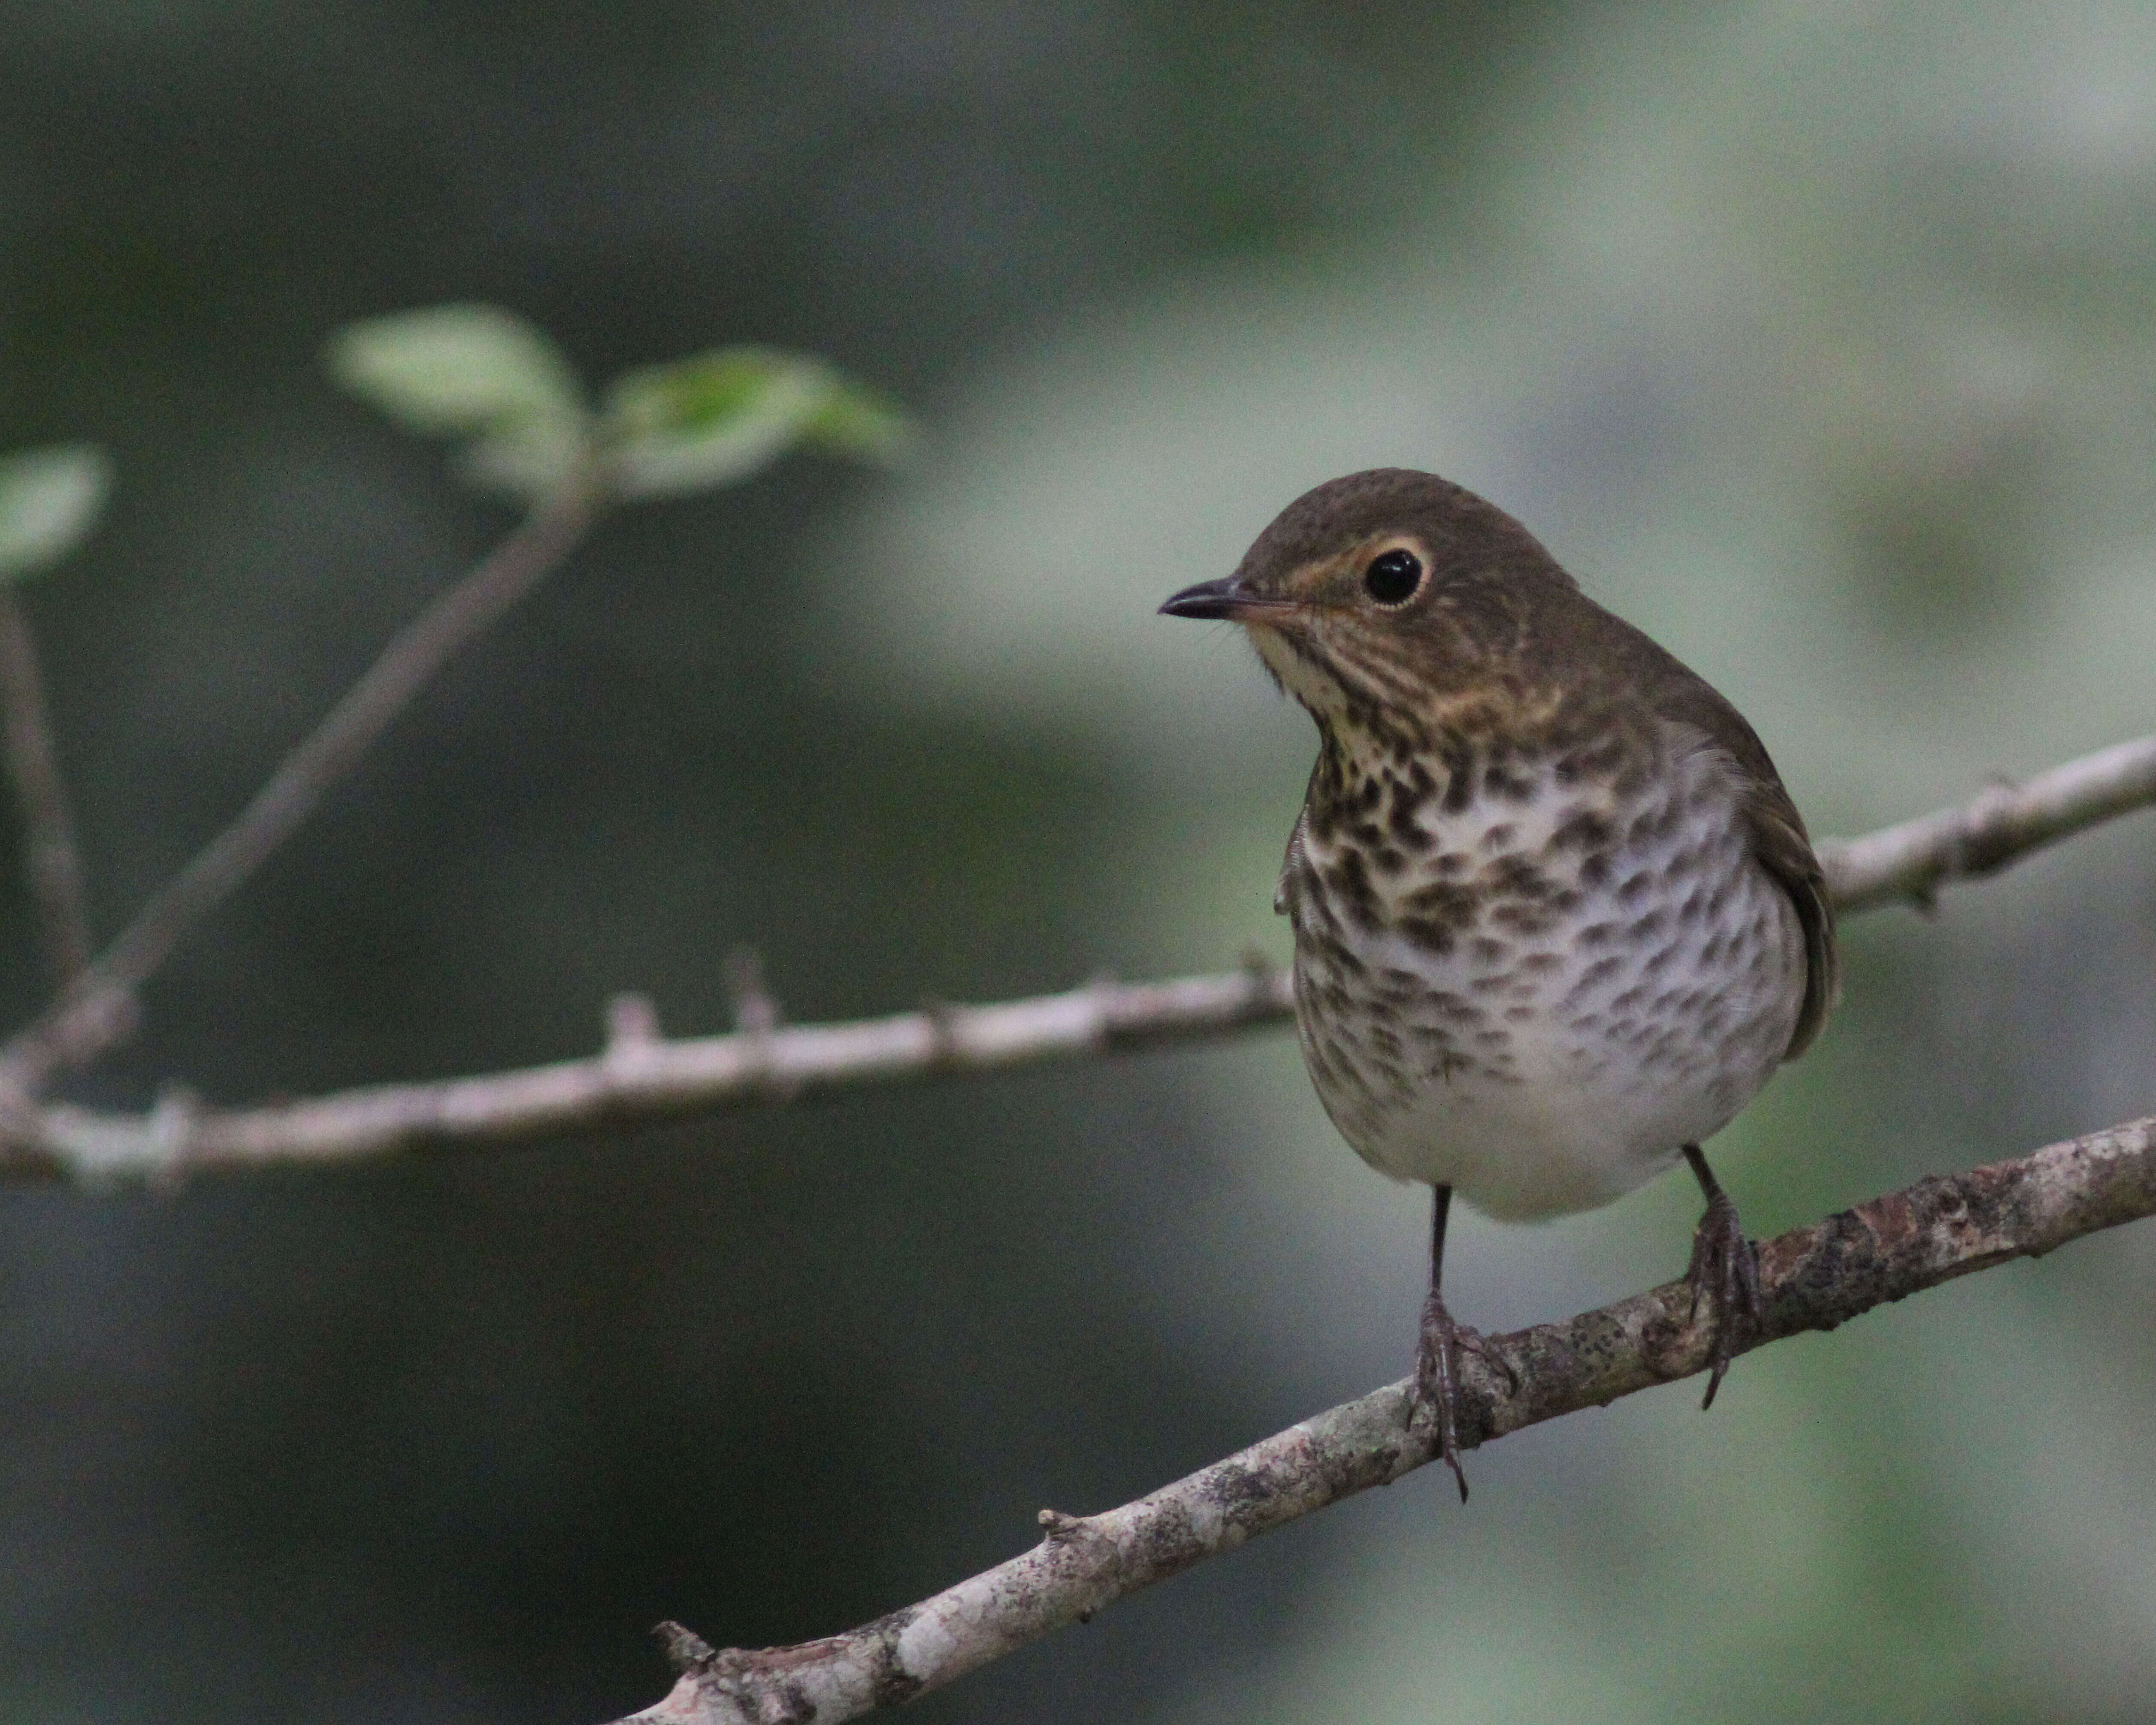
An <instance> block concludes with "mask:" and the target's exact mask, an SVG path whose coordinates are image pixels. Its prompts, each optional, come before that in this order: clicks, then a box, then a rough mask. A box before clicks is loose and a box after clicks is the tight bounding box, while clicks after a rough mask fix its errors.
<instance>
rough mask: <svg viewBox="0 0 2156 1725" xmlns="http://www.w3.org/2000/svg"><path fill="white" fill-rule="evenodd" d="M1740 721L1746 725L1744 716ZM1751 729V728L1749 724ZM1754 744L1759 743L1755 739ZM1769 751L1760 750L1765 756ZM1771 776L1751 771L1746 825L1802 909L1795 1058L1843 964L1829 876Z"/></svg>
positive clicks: (1832, 993) (1815, 1028) (1836, 990)
mask: <svg viewBox="0 0 2156 1725" xmlns="http://www.w3.org/2000/svg"><path fill="white" fill-rule="evenodd" d="M1738 722H1740V723H1742V722H1743V721H1741V720H1740V721H1738ZM1747 728H1749V727H1747ZM1753 747H1758V742H1757V740H1756V739H1755V740H1754V743H1753ZM1759 754H1760V757H1761V759H1762V760H1764V759H1765V757H1766V751H1765V750H1764V749H1760V750H1759ZM1767 771H1768V774H1769V775H1770V776H1769V777H1768V778H1766V779H1765V780H1761V779H1760V778H1758V776H1757V775H1756V774H1753V775H1750V776H1751V778H1752V784H1751V787H1750V788H1749V790H1748V792H1747V793H1746V794H1745V798H1744V801H1743V805H1742V806H1743V814H1744V820H1745V824H1747V825H1748V827H1750V828H1751V829H1752V844H1753V849H1754V850H1755V851H1756V853H1757V854H1758V858H1759V860H1760V861H1761V862H1762V863H1763V864H1764V865H1765V866H1766V870H1767V872H1768V874H1770V875H1773V876H1774V878H1775V879H1776V880H1779V881H1780V882H1781V883H1782V890H1783V891H1785V892H1787V893H1788V894H1789V902H1790V903H1792V904H1793V905H1794V906H1796V907H1797V921H1798V922H1799V923H1800V924H1801V925H1802V926H1803V927H1804V1005H1803V1007H1802V1008H1801V1009H1799V1012H1798V1014H1797V1028H1796V1029H1795V1030H1794V1032H1792V1033H1791V1034H1790V1037H1789V1052H1788V1053H1786V1054H1784V1055H1783V1056H1782V1058H1783V1059H1784V1060H1794V1059H1796V1057H1797V1056H1798V1055H1800V1054H1802V1053H1803V1052H1804V1050H1806V1049H1807V1048H1809V1047H1810V1046H1811V1043H1812V1038H1814V1037H1815V1036H1816V1035H1818V1034H1819V1033H1820V1025H1822V1024H1825V1022H1826V1015H1827V1014H1828V1013H1829V1012H1830V1011H1831V1010H1832V1009H1833V1007H1834V1004H1835V1000H1837V999H1839V998H1840V994H1841V963H1840V958H1839V957H1838V956H1837V955H1836V953H1835V945H1834V906H1832V905H1830V903H1828V902H1827V896H1826V875H1825V873H1824V872H1823V871H1822V870H1820V865H1819V859H1818V858H1817V857H1816V856H1815V855H1813V854H1812V842H1811V840H1810V839H1809V838H1808V837H1807V836H1806V835H1805V833H1804V818H1803V817H1802V816H1801V815H1799V814H1798V813H1797V809H1796V804H1794V803H1792V802H1790V800H1789V793H1788V792H1787V791H1785V790H1784V789H1783V788H1782V781H1781V780H1780V779H1779V778H1775V777H1773V776H1772V775H1773V773H1774V768H1773V767H1772V766H1771V765H1769V766H1768V769H1767Z"/></svg>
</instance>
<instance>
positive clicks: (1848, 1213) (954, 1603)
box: [618, 1120, 2156, 1725]
mask: <svg viewBox="0 0 2156 1725" xmlns="http://www.w3.org/2000/svg"><path fill="white" fill-rule="evenodd" d="M2150 1214H2156V1120H2137V1121H2133V1122H2128V1124H2126V1125H2123V1126H2117V1127H2112V1128H2111V1129H2110V1130H2109V1131H2107V1132H2095V1133H2092V1134H2091V1135H2090V1136H2089V1137H2084V1138H2076V1139H2073V1140H2072V1141H2071V1142H2066V1143H2063V1144H2054V1145H2052V1146H2051V1147H2050V1148H2048V1149H2045V1150H2040V1151H2038V1152H2036V1153H2035V1155H2033V1156H2028V1157H2024V1158H2020V1159H2019V1160H2017V1161H2012V1162H2000V1163H1992V1164H1990V1165H1989V1166H1988V1167H1985V1168H1973V1169H1971V1170H1970V1171H1969V1173H1963V1174H1955V1175H1950V1176H1940V1177H1934V1178H1929V1179H1924V1180H1920V1181H1918V1182H1917V1183H1916V1184H1915V1185H1913V1186H1911V1187H1909V1188H1907V1189H1906V1190H1903V1191H1900V1192H1893V1193H1889V1194H1886V1196H1885V1197H1883V1198H1876V1199H1872V1200H1871V1202H1870V1203H1869V1204H1860V1205H1859V1206H1857V1208H1856V1209H1853V1210H1845V1211H1843V1212H1842V1213H1841V1214H1839V1215H1835V1216H1830V1217H1828V1218H1827V1219H1826V1220H1825V1221H1824V1222H1820V1223H1817V1224H1814V1225H1813V1226H1811V1227H1809V1228H1799V1229H1797V1230H1794V1231H1793V1232H1791V1233H1789V1234H1785V1235H1782V1236H1781V1237H1780V1238H1779V1240H1771V1241H1769V1242H1768V1243H1767V1244H1765V1245H1763V1246H1762V1247H1761V1248H1760V1254H1759V1255H1760V1274H1761V1282H1762V1286H1763V1293H1764V1296H1765V1300H1764V1307H1763V1322H1762V1324H1761V1327H1760V1332H1759V1333H1758V1335H1757V1336H1756V1337H1754V1338H1753V1340H1752V1342H1751V1343H1749V1344H1748V1345H1749V1346H1752V1347H1756V1346H1759V1345H1761V1344H1763V1343H1767V1342H1772V1341H1776V1340H1779V1339H1780V1338H1782V1337H1787V1336H1794V1335H1799V1334H1801V1333H1802V1332H1804V1331H1807V1330H1830V1329H1832V1328H1834V1327H1835V1325H1837V1324H1840V1323H1844V1322H1847V1321H1848V1320H1849V1319H1851V1318H1852V1317H1856V1316H1858V1315H1859V1314H1860V1313H1861V1312H1868V1311H1870V1310H1871V1308H1872V1307H1875V1306H1878V1305H1881V1304H1883V1303H1885V1302H1886V1301H1892V1300H1900V1299H1902V1298H1905V1297H1906V1296H1908V1295H1911V1294H1913V1293H1917V1292H1919V1291H1922V1290H1923V1289H1925V1288H1929V1287H1936V1286H1938V1284H1939V1283H1941V1282H1943V1281H1951V1280H1952V1279H1953V1278H1954V1277H1956V1276H1966V1275H1968V1274H1969V1273H1970V1272H1971V1271H1978V1270H1985V1269H1989V1268H1990V1267H1991V1266H1993V1265H1995V1264H2003V1263H2005V1262H2006V1261H2008V1260H2010V1259H2014V1258H2022V1257H2036V1256H2040V1255H2042V1254H2043V1253H2045V1252H2048V1251H2050V1250H2052V1249H2053V1248H2055V1247H2056V1246H2060V1245H2065V1244H2066V1242H2067V1241H2068V1240H2074V1239H2076V1238H2078V1237H2079V1236H2080V1235H2084V1234H2088V1233H2092V1232H2093V1231H2095V1230H2097V1229H2101V1228H2110V1227H2115V1226H2117V1224H2120V1223H2123V1222H2129V1221H2133V1220H2135V1219H2138V1218H2140V1217H2143V1216H2148V1215H2150ZM1690 1307H1691V1297H1690V1294H1689V1291H1688V1289H1687V1287H1686V1284H1684V1283H1682V1282H1671V1283H1668V1284H1666V1286H1661V1287H1659V1288H1655V1289H1654V1290H1653V1291H1650V1292H1648V1293H1645V1294H1638V1295H1635V1296H1633V1297H1632V1298H1630V1299H1629V1300H1621V1301H1618V1302H1617V1303H1616V1304H1615V1305H1614V1306H1607V1307H1603V1308H1602V1309H1601V1310H1599V1311H1596V1312H1584V1313H1583V1314H1581V1315H1580V1316H1579V1317H1575V1318H1573V1319H1571V1320H1570V1321H1569V1322H1564V1323H1555V1324H1543V1325H1538V1326H1537V1327H1535V1328H1533V1329H1531V1330H1522V1331H1520V1332H1517V1333H1516V1334H1512V1335H1507V1336H1498V1337H1492V1338H1491V1339H1490V1342H1489V1347H1490V1348H1491V1353H1492V1354H1493V1355H1494V1356H1495V1357H1496V1359H1498V1360H1501V1362H1502V1363H1501V1365H1496V1366H1493V1365H1492V1364H1491V1363H1486V1362H1485V1361H1483V1360H1481V1359H1479V1358H1477V1357H1476V1355H1474V1354H1472V1353H1470V1354H1467V1355H1466V1356H1465V1357H1464V1358H1463V1359H1462V1362H1461V1364H1462V1367H1463V1371H1464V1373H1465V1376H1466V1384H1464V1386H1463V1390H1464V1394H1463V1402H1464V1405H1463V1407H1462V1409H1461V1414H1462V1418H1461V1421H1460V1442H1461V1444H1462V1445H1463V1446H1466V1447H1470V1448H1472V1447H1475V1446H1476V1445H1481V1444H1485V1443H1488V1442H1490V1441H1491V1440H1494V1439H1496V1438H1500V1437H1502V1436H1504V1435H1506V1434H1507V1432H1512V1431H1517V1430H1520V1429H1521V1428H1522V1427H1523V1426H1528V1425H1537V1424H1538V1423H1540V1422H1541V1421H1543V1420H1555V1419H1558V1418H1561V1417H1562V1416H1563V1415H1564V1414H1573V1413H1577V1412H1578V1411H1579V1410H1581V1409H1584V1408H1589V1407H1599V1406H1603V1405H1605V1404H1608V1403H1609V1402H1610V1401H1612V1400H1614V1399H1616V1398H1617V1397H1619V1396H1622V1395H1630V1394H1635V1392H1637V1391H1639V1390H1642V1389H1650V1388H1652V1387H1653V1386H1654V1385H1655V1384H1666V1383H1669V1382H1671V1381H1672V1380H1674V1379H1676V1378H1686V1377H1690V1376H1691V1375H1692V1374H1694V1373H1697V1372H1698V1371H1700V1370H1701V1369H1702V1368H1703V1367H1704V1366H1705V1365H1706V1363H1707V1332H1706V1329H1705V1326H1704V1324H1703V1322H1694V1321H1693V1318H1692V1315H1691V1309H1690ZM1507 1368H1509V1372H1508V1369H1507ZM1510 1374H1517V1382H1516V1383H1515V1382H1514V1381H1512V1377H1511V1376H1510ZM1407 1389H1408V1384H1407V1382H1406V1380H1404V1379H1403V1380H1402V1381H1401V1382H1399V1383H1398V1384H1388V1385H1386V1386H1385V1387H1384V1388H1383V1389H1378V1390H1375V1391H1373V1392H1372V1393H1371V1394H1368V1395H1366V1396H1363V1397H1362V1398H1361V1399H1358V1400H1356V1401H1352V1402H1348V1403H1347V1404H1344V1405H1342V1406H1341V1407H1337V1408H1334V1409H1331V1410H1329V1411H1328V1412H1326V1413H1323V1414H1318V1415H1317V1416H1316V1417H1315V1418H1313V1419H1310V1420H1305V1421H1303V1422H1302V1424H1301V1425H1296V1426H1293V1427H1291V1428H1290V1429H1289V1430H1286V1431H1284V1432H1281V1433H1280V1434H1279V1435H1276V1436H1274V1437H1270V1438H1267V1439H1266V1440H1264V1441H1263V1442H1262V1443H1258V1444H1254V1445H1251V1446H1250V1448H1249V1449H1247V1450H1243V1451H1241V1452H1240V1454H1237V1455H1230V1456H1229V1457H1228V1458H1227V1459H1226V1460H1225V1461H1216V1462H1214V1464H1213V1465H1212V1466H1210V1467H1207V1468H1203V1469H1201V1470H1200V1471H1198V1472H1196V1473H1194V1474H1192V1475H1190V1476H1188V1477H1187V1478H1184V1479H1181V1480H1178V1481H1176V1482H1175V1483H1174V1484H1173V1485H1171V1486H1163V1487H1162V1488H1161V1489H1160V1490H1159V1491H1155V1492H1153V1493H1152V1495H1151V1496H1150V1497H1142V1498H1140V1499H1138V1500H1137V1502H1135V1503H1127V1504H1125V1505H1123V1506H1122V1507H1121V1508H1119V1509H1111V1510H1108V1511H1106V1512H1104V1513H1102V1514H1100V1515H1096V1516H1085V1517H1075V1516H1066V1515H1062V1514H1060V1513H1058V1512H1055V1511H1043V1512H1042V1513H1041V1523H1042V1526H1043V1527H1045V1528H1046V1529H1047V1537H1046V1538H1045V1539H1044V1540H1043V1541H1042V1542H1041V1543H1039V1545H1037V1546H1035V1547H1034V1548H1032V1549H1031V1550H1029V1551H1028V1552H1026V1553H1024V1555H1022V1556H1019V1557H1016V1558H1012V1559H1010V1560H1009V1562H1008V1563H1002V1564H999V1565H998V1566H997V1567H996V1568H993V1569H989V1570H986V1571H984V1572H983V1573H982V1574H978V1575H976V1576H974V1577H973V1578H972V1579H970V1580H968V1581H962V1582H960V1583H959V1584H957V1586H956V1587H953V1588H951V1589H947V1590H946V1591H945V1592H943V1593H941V1594H937V1595H936V1596H935V1597H934V1598H932V1599H925V1600H923V1601H921V1603H920V1604H917V1605H911V1606H908V1607H906V1609H903V1610H900V1611H895V1612H893V1613H891V1615H889V1616H887V1617H880V1618H878V1619H877V1620H875V1622H873V1623H870V1624H865V1625H862V1626H861V1627H860V1628H859V1629H856V1630H850V1631H848V1632H847V1633H845V1634H844V1635H832V1636H829V1637H826V1638H825V1639H824V1640H815V1641H806V1642H803V1643H801V1644H800V1645H797V1646H793V1647H775V1648H767V1649H763V1650H762V1651H744V1650H742V1649H738V1648H727V1649H725V1650H723V1651H713V1650H712V1649H711V1647H710V1646H709V1645H707V1644H706V1643H705V1642H703V1641H702V1640H700V1639H698V1638H697V1637H696V1635H692V1634H690V1632H689V1631H687V1630H682V1629H680V1626H679V1625H665V1626H664V1628H663V1629H662V1631H661V1633H662V1635H664V1637H665V1640H666V1642H667V1645H668V1648H669V1651H670V1655H671V1656H672V1657H673V1658H674V1660H675V1664H676V1666H678V1667H679V1668H680V1671H681V1673H682V1675H681V1677H680V1681H678V1682H677V1683H675V1686H674V1688H673V1691H672V1692H671V1693H670V1694H669V1695H668V1696H667V1697H666V1698H665V1700H664V1701H662V1702H659V1703H658V1704H657V1705H656V1706H654V1707H649V1708H647V1709H645V1710H644V1712H639V1713H636V1714H634V1715H632V1716H631V1717H632V1719H633V1720H634V1721H637V1722H643V1725H751V1722H756V1725H766V1722H773V1721H782V1720H783V1721H784V1722H786V1725H812V1722H813V1725H832V1722H834V1721H837V1720H840V1719H850V1718H852V1717H855V1716H856V1715H857V1714H860V1713H865V1712H869V1711H870V1710H871V1709H873V1708H875V1707H889V1706H892V1705H894V1704H896V1703H897V1702H902V1701H909V1700H911V1699H912V1697H915V1696H916V1695H919V1694H921V1693H922V1692H924V1691H927V1690H930V1689H934V1688H937V1687H940V1686H942V1685H943V1684H945V1683H948V1682H950V1681H952V1679H954V1678H957V1677H961V1676H964V1675H965V1674H966V1673H967V1672H968V1671H973V1670H976V1669H978V1667H979V1666H983V1665H986V1664H988V1662H989V1661H992V1660H994V1659H998V1658H999V1657H1001V1656H1003V1655H1004V1654H1006V1653H1009V1652H1010V1651H1013V1650H1014V1649H1016V1648H1019V1647H1021V1646H1024V1645H1025V1644H1026V1643H1028V1642H1029V1641H1034V1640H1039V1638H1040V1637H1042V1636H1044V1635H1048V1634H1049V1633H1050V1632H1051V1631H1053V1630H1059V1629H1062V1628H1065V1627H1066V1626H1067V1625H1070V1624H1073V1623H1081V1622H1084V1621H1085V1620H1087V1619H1089V1618H1090V1617H1091V1616H1092V1615H1093V1614H1094V1613H1095V1612H1096V1611H1099V1610H1100V1609H1102V1608H1103V1607H1104V1606H1107V1605H1111V1604H1114V1603H1115V1602H1116V1600H1117V1599H1122V1598H1123V1597H1124V1596H1125V1595H1126V1594H1132V1593H1135V1592H1137V1590H1138V1589H1141V1588H1143V1587H1149V1586H1151V1585H1152V1584H1153V1583H1154V1582H1156V1581H1160V1580H1163V1579H1166V1578H1167V1577H1168V1576H1170V1575H1173V1574H1177V1573H1178V1571H1181V1570H1183V1569H1187V1568H1190V1567H1191V1566H1192V1565H1193V1564H1194V1563H1199V1562H1200V1561H1201V1560H1202V1559H1204V1558H1209V1557H1213V1556H1216V1555H1218V1554H1219V1553H1222V1552H1225V1551H1229V1550H1232V1549H1234V1548H1235V1547H1236V1546H1239V1545H1240V1544H1242V1543H1244V1542H1245V1540H1249V1539H1251V1538H1255V1537H1256V1536H1257V1535H1259V1534H1260V1533H1265V1532H1270V1531H1271V1530H1272V1529H1273V1528H1275V1527H1281V1526H1282V1525H1284V1524H1285V1523H1286V1522H1291V1521H1294V1520H1296V1518H1297V1517H1301V1516H1306V1515H1308V1514H1309V1513H1311V1512H1312V1511H1313V1510H1318V1509H1322V1508H1324V1507H1326V1506H1327V1505H1328V1504H1332V1503H1336V1502H1338V1501H1339V1500H1341V1499H1342V1498H1343V1497H1351V1496H1353V1494H1355V1493H1356V1492H1358V1491H1367V1490H1368V1488H1369V1487H1371V1486H1383V1485H1389V1484H1390V1483H1391V1482H1392V1481H1394V1480H1397V1479H1399V1477H1400V1476H1403V1475H1404V1474H1407V1473H1410V1472H1412V1471H1414V1469H1416V1468H1418V1467H1420V1466H1423V1465H1424V1463H1425V1462H1427V1461H1430V1460H1431V1459H1432V1448H1431V1443H1430V1430H1429V1422H1428V1418H1427V1416H1426V1415H1425V1416H1424V1418H1423V1419H1422V1420H1419V1421H1418V1423H1417V1425H1415V1426H1414V1428H1413V1429H1409V1428H1407V1427H1405V1426H1404V1425H1403V1424H1402V1409H1403V1408H1404V1405H1405V1398H1406V1394H1407ZM618 1725H629V1722H626V1721H624V1722H618Z"/></svg>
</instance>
